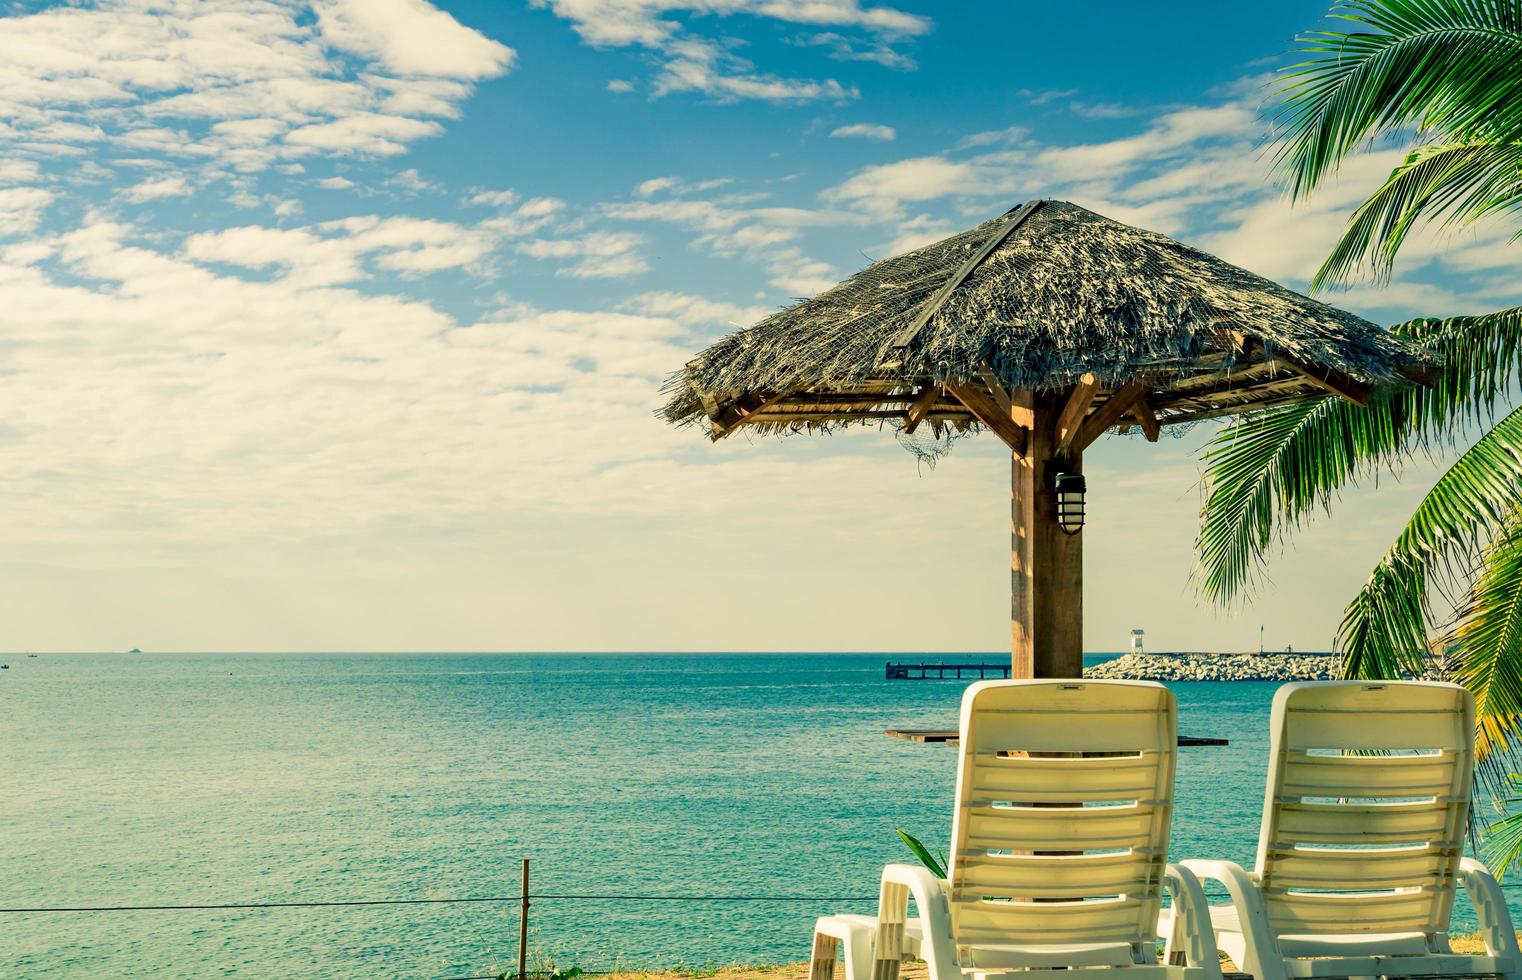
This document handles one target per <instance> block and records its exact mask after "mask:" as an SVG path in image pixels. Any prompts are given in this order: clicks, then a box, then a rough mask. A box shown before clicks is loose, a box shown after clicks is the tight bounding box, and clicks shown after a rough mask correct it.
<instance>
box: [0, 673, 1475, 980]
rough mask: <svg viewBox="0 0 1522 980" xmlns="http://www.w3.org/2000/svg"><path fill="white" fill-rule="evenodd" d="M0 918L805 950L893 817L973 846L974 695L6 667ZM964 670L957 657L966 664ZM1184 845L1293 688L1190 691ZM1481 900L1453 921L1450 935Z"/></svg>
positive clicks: (1185, 696)
mask: <svg viewBox="0 0 1522 980" xmlns="http://www.w3.org/2000/svg"><path fill="white" fill-rule="evenodd" d="M3 659H6V660H7V662H8V663H9V664H10V667H11V669H10V670H7V671H4V672H0V707H3V710H0V744H3V746H4V751H3V753H0V760H3V761H0V776H3V778H0V840H3V848H4V859H3V861H0V907H4V908H12V907H36V906H81V905H87V906H99V905H146V904H175V903H198V904H211V903H229V902H278V901H313V900H351V899H379V898H413V897H430V898H433V897H439V898H442V897H465V896H490V895H512V894H516V892H517V889H518V876H519V860H520V858H523V857H527V858H529V859H530V860H531V862H532V877H533V891H535V892H538V893H545V894H615V893H616V894H661V895H666V894H670V895H682V894H704V895H734V894H751V895H818V896H841V897H843V898H844V899H848V900H832V901H821V902H817V903H815V902H793V903H748V902H746V903H740V902H736V903H712V902H703V903H657V902H634V901H626V900H598V901H583V900H557V899H550V898H546V899H543V900H540V901H537V902H535V904H534V907H533V909H532V911H531V913H530V926H531V931H532V937H531V946H532V948H533V950H534V958H535V962H536V963H537V964H539V965H547V964H548V963H550V962H553V963H554V964H555V965H557V966H560V967H569V966H572V965H579V966H581V967H583V968H588V969H603V968H607V967H609V966H612V965H615V964H632V965H669V964H677V963H683V964H687V965H690V966H698V965H710V964H724V963H731V962H737V961H738V962H763V961H769V962H786V961H795V960H800V959H804V958H806V956H807V953H808V949H809V937H810V925H811V922H812V920H813V918H814V917H815V916H816V915H819V914H821V913H825V912H830V911H845V910H855V911H863V912H869V911H871V910H872V909H873V907H874V904H875V903H874V898H875V895H876V882H877V876H878V874H879V872H880V870H881V867H882V865H883V864H884V863H886V862H889V861H899V860H907V859H908V856H907V854H906V852H905V851H904V849H903V846H902V844H901V843H900V842H899V841H898V839H897V837H896V836H895V835H894V828H895V827H902V828H904V829H906V830H908V831H910V832H911V833H914V834H916V835H917V836H920V837H922V838H924V839H925V840H926V841H927V842H932V843H935V844H938V845H939V844H942V842H943V841H944V840H945V838H946V837H947V836H948V835H949V833H950V807H949V800H950V794H951V790H952V783H953V780H954V776H955V773H954V769H955V754H954V750H952V749H949V748H947V747H945V746H933V745H915V744H911V743H907V742H901V741H898V740H894V739H889V738H887V737H885V736H884V735H883V734H882V731H883V729H884V728H888V727H893V726H905V727H910V726H923V727H939V726H945V727H950V726H952V725H954V724H955V717H956V709H957V705H958V702H959V699H960V697H961V692H962V689H963V687H964V685H963V684H960V683H957V682H953V681H945V682H938V681H925V682H919V681H886V680H884V679H883V669H882V667H883V661H884V660H885V659H887V658H885V657H884V656H883V655H880V654H859V655H856V654H853V655H838V654H830V655H823V654H821V655H795V654H787V655H783V654H774V655H764V654H744V655H739V654H733V655H731V654H713V655H651V654H637V655H636V654H625V655H565V654H554V655H526V654H525V655H518V654H504V655H489V656H488V655H455V654H415V655H413V654H408V655H397V654H386V655H366V654H342V655H340V654H310V655H298V654H207V655H190V654H180V655H153V654H145V655H133V656H129V655H124V654H119V655H52V654H45V655H42V656H39V657H36V658H25V657H22V656H19V655H12V656H9V657H7V658H3ZM948 659H961V658H948ZM1173 688H1174V691H1175V692H1176V694H1177V696H1178V700H1179V706H1180V720H1179V728H1180V731H1182V732H1185V733H1187V734H1194V735H1211V736H1225V737H1227V738H1230V739H1231V745H1230V746H1228V747H1224V748H1220V747H1199V748H1187V749H1183V750H1182V751H1181V755H1180V762H1179V767H1178V806H1177V812H1176V819H1175V823H1174V833H1173V848H1172V850H1173V856H1174V857H1176V858H1177V857H1183V856H1195V857H1224V858H1231V859H1235V860H1239V861H1243V862H1247V861H1250V860H1251V858H1252V855H1253V851H1254V848H1255V847H1256V843H1257V827H1258V821H1259V810H1260V808H1261V806H1262V795H1263V779H1264V764H1265V759H1266V752H1267V724H1268V713H1269V703H1270V699H1271V697H1272V693H1273V690H1274V685H1272V684H1258V683H1230V684H1225V683H1196V684H1176V685H1173ZM516 914H517V913H516V905H515V904H487V903H481V904H463V905H419V906H405V907H385V906H367V907H359V908H321V909H259V910H216V911H140V912H99V913H65V914H53V915H43V914H4V915H0V976H4V977H7V978H9V977H92V978H95V977H209V976H242V977H409V978H410V977H427V978H445V977H466V976H482V975H490V974H494V973H496V972H499V971H501V970H504V969H509V968H511V967H512V966H513V964H514V962H515V959H514V958H515V956H516V946H517V930H518V926H517V918H516ZM1467 915H1468V912H1467V910H1464V911H1461V912H1460V916H1459V923H1457V924H1458V925H1462V924H1463V923H1464V918H1465V916H1467Z"/></svg>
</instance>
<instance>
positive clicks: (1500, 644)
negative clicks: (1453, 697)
mask: <svg viewBox="0 0 1522 980" xmlns="http://www.w3.org/2000/svg"><path fill="white" fill-rule="evenodd" d="M1444 645H1445V646H1446V647H1447V648H1448V649H1449V650H1450V654H1449V657H1450V659H1451V661H1452V662H1453V665H1454V673H1455V676H1456V677H1457V678H1458V679H1459V680H1460V682H1461V683H1463V685H1464V686H1465V687H1467V688H1469V690H1470V691H1472V692H1474V696H1475V706H1476V708H1477V710H1478V713H1479V717H1480V731H1479V732H1478V733H1477V735H1476V739H1475V748H1476V749H1477V751H1478V752H1479V753H1480V755H1481V756H1482V757H1484V756H1489V755H1491V754H1492V753H1499V752H1502V751H1504V750H1506V749H1508V748H1510V747H1512V746H1514V745H1515V744H1516V739H1517V736H1518V734H1522V729H1519V725H1518V722H1519V720H1522V511H1513V512H1512V513H1511V515H1509V522H1508V525H1507V526H1506V527H1505V528H1504V529H1503V530H1502V531H1501V533H1499V534H1497V535H1496V537H1495V539H1494V540H1493V541H1492V542H1491V543H1490V545H1489V546H1488V547H1487V548H1486V549H1485V554H1484V557H1483V559H1482V560H1481V563H1480V567H1479V572H1478V575H1477V576H1476V578H1475V581H1474V586H1473V588H1472V589H1471V590H1470V593H1469V596H1468V599H1467V600H1466V602H1465V603H1464V605H1463V607H1462V608H1461V609H1460V610H1459V614H1458V617H1457V619H1456V620H1455V623H1454V626H1453V628H1452V630H1451V631H1450V632H1449V634H1448V635H1447V636H1446V637H1445V638H1444Z"/></svg>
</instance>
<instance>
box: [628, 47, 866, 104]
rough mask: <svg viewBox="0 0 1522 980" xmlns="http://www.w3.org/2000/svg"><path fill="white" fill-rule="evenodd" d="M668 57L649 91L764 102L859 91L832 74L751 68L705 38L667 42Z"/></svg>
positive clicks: (835, 97) (841, 97)
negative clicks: (817, 76) (794, 74)
mask: <svg viewBox="0 0 1522 980" xmlns="http://www.w3.org/2000/svg"><path fill="white" fill-rule="evenodd" d="M667 51H668V54H669V57H668V59H667V61H666V62H665V64H664V65H662V66H661V71H660V74H659V75H657V76H656V79H655V86H654V88H653V90H652V91H653V93H654V94H655V95H657V96H660V95H667V94H669V93H671V92H697V93H700V94H702V95H709V96H712V97H714V98H716V99H718V100H720V101H723V102H733V101H737V100H740V99H759V100H762V101H766V102H784V103H786V102H813V101H817V100H820V99H827V100H831V101H837V102H839V101H845V100H848V99H855V98H857V97H858V96H859V95H860V94H861V93H860V91H859V90H857V89H856V88H855V87H854V86H852V87H847V86H844V85H841V84H840V83H839V82H837V81H836V80H835V79H833V78H826V79H823V80H813V79H798V78H784V77H782V76H780V75H773V74H769V73H762V72H755V71H753V70H752V69H753V68H754V66H753V65H752V64H751V63H750V62H749V61H746V60H745V59H743V58H740V57H738V56H737V55H735V54H734V53H732V52H730V51H728V50H726V49H724V48H722V47H720V46H719V45H718V44H714V43H712V42H709V41H700V40H696V39H687V40H683V41H678V42H674V43H670V44H668V45H667Z"/></svg>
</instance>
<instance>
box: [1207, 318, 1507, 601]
mask: <svg viewBox="0 0 1522 980" xmlns="http://www.w3.org/2000/svg"><path fill="white" fill-rule="evenodd" d="M1393 330H1394V331H1395V332H1397V333H1400V334H1402V335H1404V336H1407V337H1409V338H1411V339H1412V340H1414V341H1416V342H1417V343H1418V344H1421V345H1422V346H1423V347H1424V348H1426V349H1427V350H1429V351H1431V352H1432V353H1433V354H1434V355H1435V356H1436V357H1437V358H1438V359H1439V361H1440V362H1441V363H1442V364H1443V365H1444V367H1443V370H1442V372H1441V374H1440V376H1439V378H1438V380H1437V384H1436V386H1435V387H1434V388H1431V389H1428V388H1421V387H1411V388H1407V389H1402V390H1400V391H1396V392H1387V393H1384V394H1382V395H1381V396H1379V397H1378V398H1377V399H1376V400H1375V401H1374V402H1372V403H1371V404H1370V405H1369V406H1367V407H1365V408H1360V407H1358V406H1356V405H1350V404H1348V403H1347V402H1344V401H1341V400H1340V399H1337V400H1334V399H1326V400H1323V401H1320V402H1314V403H1302V404H1297V405H1289V406H1286V407H1284V408H1277V409H1271V410H1268V411H1264V412H1258V413H1255V414H1252V415H1247V416H1243V417H1242V418H1240V419H1238V420H1236V421H1235V422H1233V423H1232V424H1231V425H1229V426H1227V427H1226V428H1223V429H1222V430H1221V431H1220V432H1219V433H1217V434H1216V436H1215V437H1214V438H1213V439H1212V440H1211V441H1210V443H1209V444H1207V446H1206V448H1205V450H1204V453H1203V460H1204V463H1205V471H1204V474H1203V477H1202V479H1203V482H1204V485H1205V487H1206V498H1205V504H1204V506H1203V508H1202V510H1201V514H1200V530H1199V534H1198V537H1197V540H1196V552H1197V553H1198V554H1199V556H1200V557H1199V568H1198V570H1197V580H1198V582H1199V585H1200V589H1201V591H1202V592H1203V593H1204V594H1205V596H1206V597H1207V598H1208V599H1210V600H1211V601H1213V602H1218V603H1225V602H1228V601H1230V600H1231V599H1233V598H1234V597H1236V596H1237V595H1238V594H1240V593H1241V592H1243V591H1244V590H1246V589H1248V588H1249V587H1250V586H1251V584H1252V583H1253V582H1254V580H1255V579H1256V578H1257V577H1258V575H1259V574H1260V573H1261V572H1262V570H1263V567H1264V563H1265V561H1266V558H1267V555H1268V552H1269V550H1270V549H1271V548H1272V547H1273V546H1274V545H1275V544H1276V543H1277V542H1280V541H1282V540H1283V538H1284V536H1285V535H1286V534H1288V533H1289V532H1290V531H1291V530H1293V529H1295V528H1298V527H1300V526H1303V525H1304V524H1305V523H1306V522H1307V521H1308V520H1309V519H1310V518H1311V517H1312V516H1313V514H1314V513H1315V512H1316V511H1318V510H1325V509H1326V508H1328V507H1330V506H1331V504H1332V502H1333V501H1334V500H1335V499H1336V496H1337V494H1338V492H1339V491H1340V490H1342V489H1343V488H1344V487H1346V486H1349V485H1352V484H1354V483H1356V482H1358V481H1359V480H1361V479H1363V478H1366V477H1369V476H1371V475H1373V474H1374V473H1376V472H1378V471H1379V470H1380V469H1381V468H1382V467H1388V466H1392V465H1394V464H1396V463H1398V462H1400V461H1401V460H1403V459H1405V458H1406V457H1407V456H1409V455H1410V454H1411V453H1413V452H1417V451H1423V450H1428V449H1433V448H1438V447H1445V446H1449V445H1452V444H1453V440H1454V439H1456V438H1457V434H1458V433H1459V432H1460V431H1462V429H1463V427H1464V425H1465V424H1468V423H1484V422H1487V421H1489V420H1490V419H1491V418H1492V417H1493V414H1494V412H1495V410H1496V406H1497V405H1498V404H1499V403H1500V402H1501V401H1502V400H1503V399H1505V398H1506V397H1507V395H1508V394H1509V392H1511V391H1512V390H1513V386H1514V385H1516V384H1517V382H1518V379H1519V378H1522V308H1518V309H1510V310H1503V311H1501V312H1498V313H1491V314H1487V315H1485V316H1478V317H1453V318H1449V319H1443V320H1437V319H1422V320H1413V321H1410V322H1409V323H1404V324H1401V325H1399V326H1397V327H1395V328H1393Z"/></svg>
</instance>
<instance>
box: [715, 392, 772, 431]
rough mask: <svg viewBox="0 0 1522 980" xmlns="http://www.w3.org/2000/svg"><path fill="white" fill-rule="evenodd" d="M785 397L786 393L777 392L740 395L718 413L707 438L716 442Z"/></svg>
mask: <svg viewBox="0 0 1522 980" xmlns="http://www.w3.org/2000/svg"><path fill="white" fill-rule="evenodd" d="M785 397H787V392H785V391H777V392H773V393H772V394H770V395H742V396H741V397H740V398H736V399H735V400H734V401H732V402H730V403H729V405H728V406H726V407H725V408H724V409H723V411H721V412H719V415H718V418H716V419H714V420H713V427H712V429H711V431H710V432H709V433H708V438H710V439H712V440H713V441H714V442H718V441H719V440H720V439H723V438H724V437H725V436H727V435H729V434H730V433H731V432H733V431H735V430H736V429H738V428H739V427H740V426H742V425H744V424H745V422H746V420H747V419H749V418H750V417H751V416H753V415H755V414H756V413H757V412H759V411H761V410H762V409H764V408H768V407H770V406H772V405H775V404H776V403H777V402H780V401H781V400H782V399H783V398H785ZM742 402H744V404H742Z"/></svg>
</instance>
